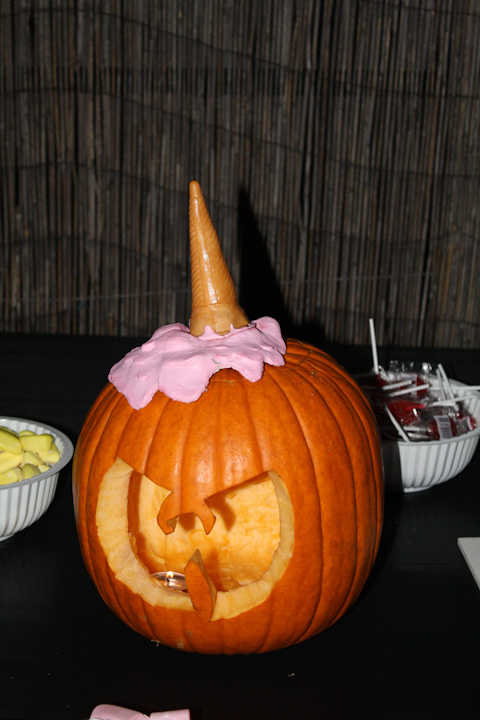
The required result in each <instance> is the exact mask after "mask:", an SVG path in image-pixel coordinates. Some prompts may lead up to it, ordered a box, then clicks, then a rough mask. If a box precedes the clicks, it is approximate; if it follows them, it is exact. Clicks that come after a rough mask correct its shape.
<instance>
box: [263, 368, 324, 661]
mask: <svg viewBox="0 0 480 720" xmlns="http://www.w3.org/2000/svg"><path fill="white" fill-rule="evenodd" d="M284 370H290V371H291V372H295V370H292V369H291V368H286V367H285V366H282V367H281V368H273V369H272V371H271V372H269V373H268V376H269V378H270V379H271V380H272V382H273V383H274V384H275V385H276V387H277V388H278V390H279V392H280V393H281V394H282V395H283V397H284V398H285V401H286V402H287V404H288V406H289V408H290V410H291V415H292V416H293V417H294V418H295V422H296V424H297V427H298V429H299V431H300V434H301V437H302V440H303V444H304V446H305V448H306V450H307V452H308V456H309V457H310V463H311V468H312V471H313V474H314V476H316V473H315V463H314V460H313V456H312V452H311V449H310V444H309V443H308V442H307V437H306V435H305V431H304V429H303V426H302V423H301V422H300V418H299V417H298V413H297V412H296V410H295V407H294V405H293V403H292V401H291V399H290V397H289V395H288V394H287V392H286V391H285V389H284V387H283V385H281V384H280V382H278V379H277V376H278V377H282V376H283V375H284V374H285V373H284V372H283V371H284ZM280 372H281V373H282V375H280ZM317 392H318V391H317ZM317 489H318V486H317ZM316 498H317V501H318V513H319V528H320V530H319V533H320V547H321V562H320V577H319V582H318V586H317V587H318V589H317V592H316V601H315V602H314V603H313V605H312V614H311V616H310V620H309V621H308V628H309V629H310V628H311V626H312V623H313V622H314V620H315V616H316V608H318V606H319V603H320V597H321V594H322V586H323V573H324V568H325V559H324V542H323V526H322V501H321V498H320V494H319V492H318V491H317V493H316ZM270 628H271V623H270ZM303 634H304V633H303V632H302V633H300V635H297V631H295V632H294V633H292V636H293V638H294V639H293V641H292V642H293V643H296V642H300V638H301V637H302V636H303ZM267 640H268V636H267V637H266V638H265V641H264V643H263V644H262V646H261V648H262V650H263V648H264V647H265V646H266V645H267Z"/></svg>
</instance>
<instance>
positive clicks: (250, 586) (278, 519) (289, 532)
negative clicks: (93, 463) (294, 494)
mask: <svg viewBox="0 0 480 720" xmlns="http://www.w3.org/2000/svg"><path fill="white" fill-rule="evenodd" d="M169 494H170V493H169V491H168V490H166V489H165V488H163V487H161V486H160V485H158V484H156V483H154V482H152V481H151V480H149V479H148V478H147V477H146V476H145V475H140V474H139V473H137V472H135V471H134V470H133V468H132V467H130V465H128V464H127V463H125V462H124V461H123V460H120V459H119V458H117V460H116V461H115V462H114V463H113V465H112V466H111V467H110V469H109V470H108V471H107V472H106V473H105V476H104V478H103V480H102V484H101V486H100V490H99V494H98V502H97V509H96V523H97V533H98V538H99V540H100V543H101V545H102V547H103V551H104V553H105V557H106V559H107V562H108V564H109V566H110V569H111V570H112V571H113V573H114V574H115V576H116V578H117V579H119V580H120V581H122V582H123V583H124V584H125V585H127V586H128V587H129V589H130V590H131V591H132V592H134V593H137V594H139V595H140V596H142V598H143V599H144V601H146V602H148V603H149V604H151V605H153V606H162V607H171V608H175V609H181V610H186V611H192V612H194V611H196V612H197V613H198V615H199V617H200V618H201V619H203V620H218V619H220V618H230V617H235V616H237V615H239V614H240V613H242V612H246V611H247V610H249V609H251V608H253V607H255V606H257V605H259V604H260V603H262V602H264V601H265V600H266V599H267V598H268V596H269V595H270V593H271V592H272V590H273V588H274V586H275V585H276V584H277V583H278V581H279V580H280V578H281V577H282V575H283V574H284V572H285V570H286V568H287V566H288V563H289V561H290V558H291V556H292V553H293V541H294V515H293V508H292V504H291V501H290V497H289V494H288V491H287V488H286V486H285V484H284V483H283V481H282V479H281V478H280V477H279V475H278V474H277V473H276V472H275V471H274V470H270V471H268V472H267V473H264V474H263V475H261V476H259V477H256V478H253V479H252V480H249V481H247V482H244V483H242V484H241V485H239V486H236V487H233V488H229V489H227V490H224V491H222V492H221V493H218V494H216V495H213V496H212V497H210V498H208V499H207V500H206V505H208V508H209V511H210V512H211V513H212V514H213V516H214V518H215V522H214V524H213V527H212V529H211V530H210V532H208V534H207V533H206V532H205V530H204V526H203V525H202V522H201V521H200V520H199V518H198V517H197V516H196V515H194V514H193V513H188V514H185V515H180V516H179V517H178V518H176V522H173V531H171V532H169V533H168V534H167V533H165V532H164V531H163V530H162V528H161V527H160V525H159V522H158V516H159V508H161V507H162V505H163V504H164V503H165V501H166V500H167V498H168V496H169ZM171 524H172V523H171ZM169 570H171V571H173V572H177V573H182V574H184V575H185V577H186V583H187V590H188V592H187V593H184V592H176V591H172V589H171V588H169V587H165V586H164V585H162V584H161V583H159V582H158V581H157V580H156V579H155V578H154V577H152V576H153V574H155V573H158V572H167V571H169Z"/></svg>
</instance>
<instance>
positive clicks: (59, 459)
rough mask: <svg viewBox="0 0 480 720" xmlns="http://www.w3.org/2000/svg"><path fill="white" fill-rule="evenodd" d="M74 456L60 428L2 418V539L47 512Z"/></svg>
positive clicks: (0, 460) (0, 490)
mask: <svg viewBox="0 0 480 720" xmlns="http://www.w3.org/2000/svg"><path fill="white" fill-rule="evenodd" d="M72 456H73V444H72V442H71V440H70V439H69V438H68V437H67V436H66V435H65V433H63V432H61V431H60V430H58V429H57V428H54V427H52V426H51V425H47V424H46V423H42V422H39V421H36V420H28V419H26V418H19V417H0V541H1V540H6V539H7V538H9V537H11V536H12V535H14V534H15V533H17V532H19V531H20V530H24V529H25V528H26V527H29V525H32V524H33V523H34V522H36V521H37V520H38V519H39V518H40V517H41V516H42V515H44V513H45V512H46V511H47V510H48V508H49V507H50V505H51V503H52V501H53V498H54V496H55V491H56V488H57V483H58V477H59V473H60V471H61V470H62V469H63V468H64V467H65V466H66V465H67V464H68V463H69V462H70V460H71V459H72Z"/></svg>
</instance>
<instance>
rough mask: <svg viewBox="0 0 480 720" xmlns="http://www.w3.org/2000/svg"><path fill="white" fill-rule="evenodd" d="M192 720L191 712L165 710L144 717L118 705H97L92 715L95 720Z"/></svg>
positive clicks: (91, 717)
mask: <svg viewBox="0 0 480 720" xmlns="http://www.w3.org/2000/svg"><path fill="white" fill-rule="evenodd" d="M93 718H95V720H146V718H150V720H190V710H165V711H163V712H154V713H151V715H144V714H143V713H141V712H137V711H136V710H129V709H128V708H123V707H119V706H118V705H97V706H96V707H95V708H94V709H93V710H92V713H91V715H90V719H91V720H93Z"/></svg>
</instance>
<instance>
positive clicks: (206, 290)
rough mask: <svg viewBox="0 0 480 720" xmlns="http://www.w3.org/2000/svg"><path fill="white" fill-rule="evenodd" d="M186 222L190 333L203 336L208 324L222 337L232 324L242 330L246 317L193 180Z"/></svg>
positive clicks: (200, 194) (201, 196)
mask: <svg viewBox="0 0 480 720" xmlns="http://www.w3.org/2000/svg"><path fill="white" fill-rule="evenodd" d="M189 219H190V256H191V273H192V311H191V315H190V332H191V333H192V335H196V336H198V335H202V334H203V332H204V331H205V328H206V326H207V325H208V326H209V327H210V328H211V329H212V330H214V331H215V332H217V333H219V334H221V335H225V334H226V333H228V332H229V331H230V326H231V325H233V327H235V328H240V327H245V326H246V325H248V318H247V316H246V315H245V313H244V311H243V310H242V308H241V307H240V305H239V304H238V300H237V293H236V291H235V286H234V284H233V280H232V277H231V275H230V272H229V270H228V267H227V264H226V262H225V258H224V257H223V253H222V249H221V247H220V242H219V239H218V235H217V233H216V231H215V228H214V227H213V223H212V220H211V218H210V215H209V213H208V210H207V206H206V205H205V200H204V199H203V195H202V191H201V189H200V185H199V184H198V182H196V181H193V182H191V183H190V207H189Z"/></svg>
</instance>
